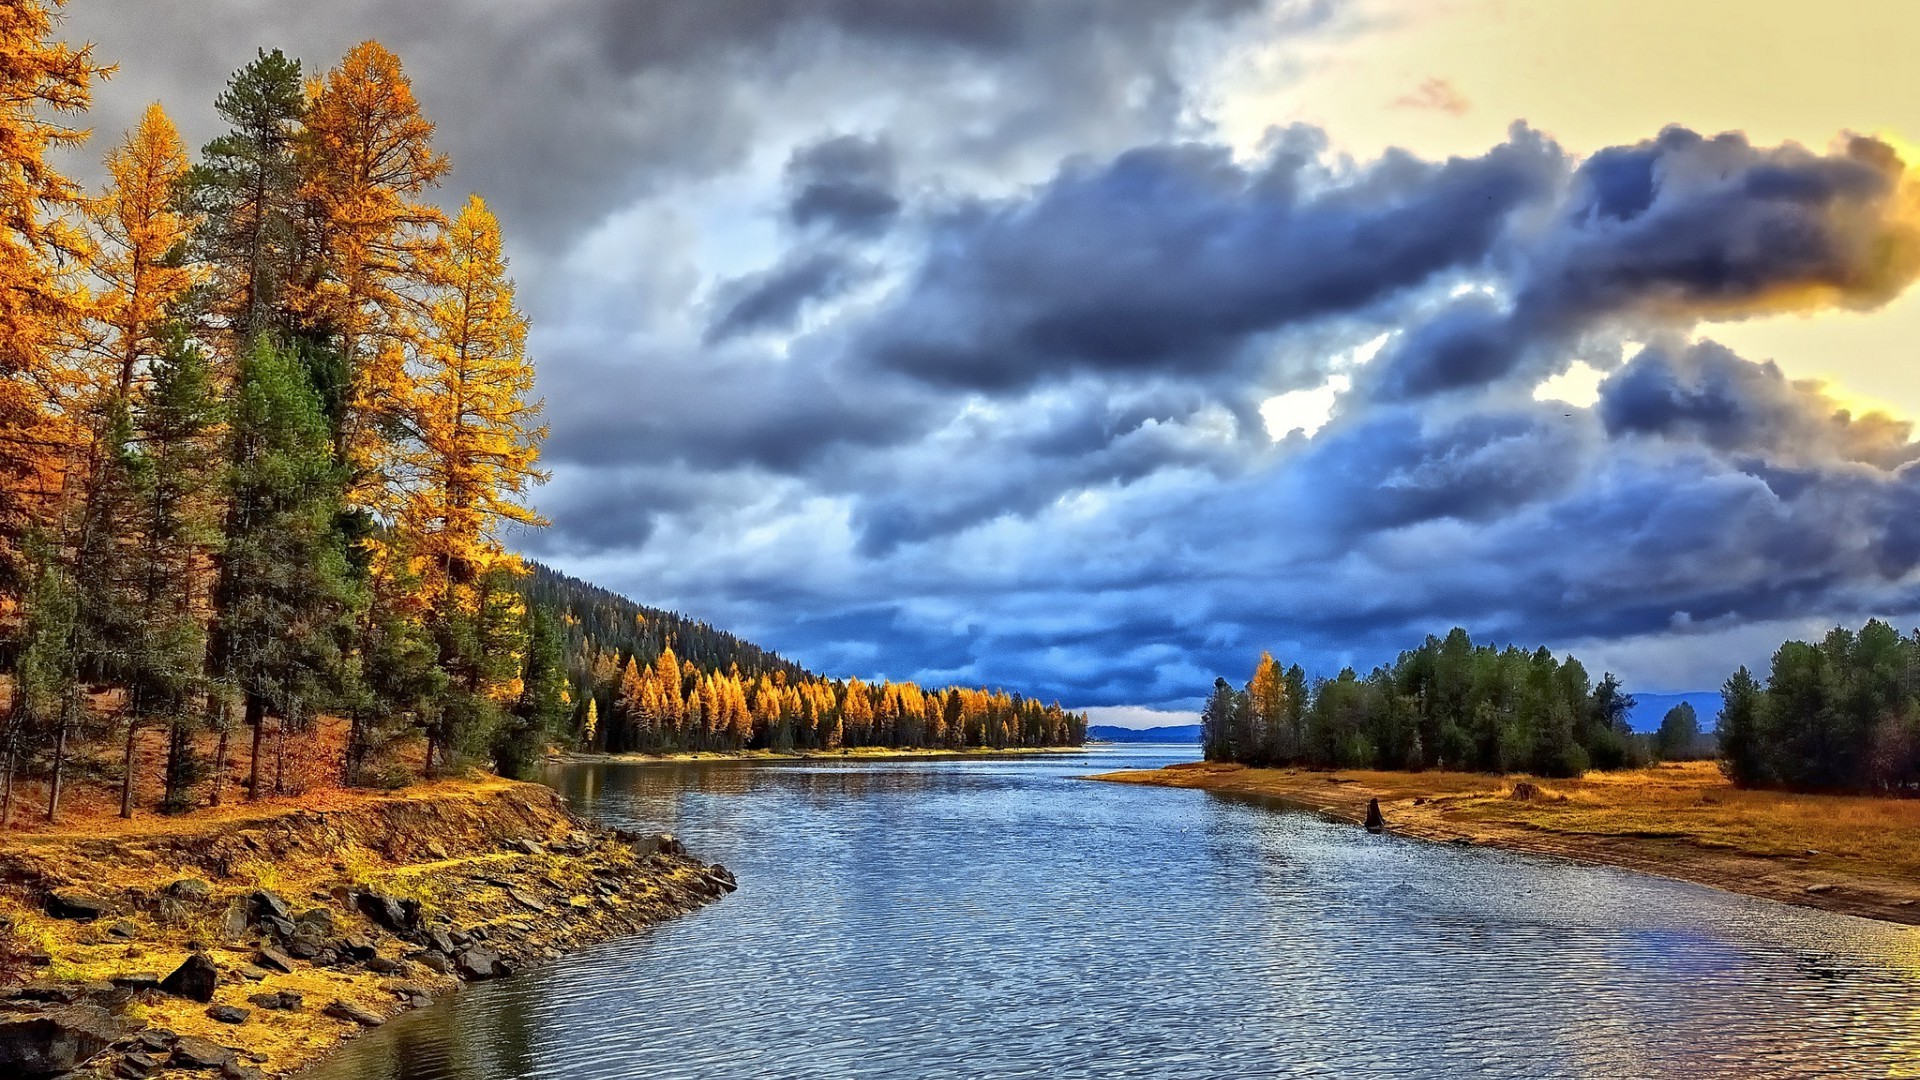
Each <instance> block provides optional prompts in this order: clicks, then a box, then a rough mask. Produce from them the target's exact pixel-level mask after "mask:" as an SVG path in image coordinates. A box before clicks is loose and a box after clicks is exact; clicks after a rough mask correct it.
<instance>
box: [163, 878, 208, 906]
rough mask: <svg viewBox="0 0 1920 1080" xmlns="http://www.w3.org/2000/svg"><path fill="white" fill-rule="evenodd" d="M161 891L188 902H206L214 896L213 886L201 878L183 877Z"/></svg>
mask: <svg viewBox="0 0 1920 1080" xmlns="http://www.w3.org/2000/svg"><path fill="white" fill-rule="evenodd" d="M160 891H161V892H162V893H164V894H166V895H167V896H170V897H172V898H173V899H175V900H179V901H182V902H184V903H188V904H204V903H206V902H207V900H208V899H209V898H211V897H212V896H213V886H211V885H209V884H207V883H206V882H204V881H201V880H200V879H199V878H181V879H180V880H179V881H176V882H174V883H173V884H171V885H168V886H167V887H166V888H164V889H161V890H160Z"/></svg>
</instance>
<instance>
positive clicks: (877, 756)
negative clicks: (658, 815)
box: [546, 744, 1092, 765]
mask: <svg viewBox="0 0 1920 1080" xmlns="http://www.w3.org/2000/svg"><path fill="white" fill-rule="evenodd" d="M1088 745H1092V744H1086V745H1081V746H1009V747H1003V748H1000V749H995V748H993V747H985V746H982V747H974V748H971V749H967V750H935V749H921V748H915V747H898V748H895V747H866V746H861V747H852V748H848V749H844V750H790V751H778V750H691V751H679V752H676V753H671V754H648V753H643V752H640V751H626V752H622V753H617V754H610V753H604V752H589V751H580V750H568V751H564V752H562V753H557V754H549V755H548V756H547V758H546V763H547V764H549V765H681V764H686V763H688V762H696V761H745V762H756V761H764V762H780V761H909V760H938V759H943V758H997V757H1027V756H1031V755H1034V754H1080V753H1085V752H1086V750H1087V746H1088Z"/></svg>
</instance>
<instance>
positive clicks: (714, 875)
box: [707, 863, 740, 892]
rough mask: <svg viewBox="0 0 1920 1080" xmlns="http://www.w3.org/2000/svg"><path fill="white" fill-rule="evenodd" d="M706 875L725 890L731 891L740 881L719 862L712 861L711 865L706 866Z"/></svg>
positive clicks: (736, 887)
mask: <svg viewBox="0 0 1920 1080" xmlns="http://www.w3.org/2000/svg"><path fill="white" fill-rule="evenodd" d="M707 877H709V878H711V879H713V880H714V881H715V882H717V883H718V884H719V886H720V888H721V889H722V890H724V891H726V892H733V891H735V890H737V889H738V888H740V883H739V882H737V881H735V880H734V879H733V871H731V870H729V869H727V868H726V867H724V866H721V865H720V864H719V863H714V864H713V865H712V866H709V867H707Z"/></svg>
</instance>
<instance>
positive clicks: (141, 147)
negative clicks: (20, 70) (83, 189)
mask: <svg viewBox="0 0 1920 1080" xmlns="http://www.w3.org/2000/svg"><path fill="white" fill-rule="evenodd" d="M106 164H107V175H108V176H109V177H110V178H111V180H112V184H111V186H110V187H109V188H108V189H107V193H106V195H105V197H104V198H102V199H101V200H100V201H99V204H98V206H97V207H96V208H95V213H94V220H95V222H96V224H97V226H98V228H99V230H100V235H101V238H102V240H103V241H104V243H102V244H101V245H100V252H99V256H98V258H97V259H96V260H95V262H94V273H95V274H97V275H98V276H99V278H100V279H101V281H102V282H104V283H105V285H106V288H105V289H103V290H102V291H101V294H100V298H99V304H98V307H97V311H96V317H97V318H98V319H99V321H100V323H101V324H102V325H103V326H104V327H105V328H106V329H107V337H106V340H105V341H104V342H103V343H102V344H103V346H104V352H105V356H106V358H107V359H108V360H109V362H110V365H111V375H112V378H113V381H114V387H113V389H114V390H115V391H116V392H117V393H118V394H119V395H120V396H121V397H122V398H124V397H126V395H127V393H128V391H129V390H130V389H131V388H132V385H133V380H134V378H135V376H136V375H137V374H138V372H139V370H140V368H141V366H142V364H143V363H145V362H146V361H148V360H150V359H152V358H153V357H154V356H156V355H158V353H159V350H160V347H161V340H162V333H163V329H164V326H165V323H166V321H167V320H168V319H169V318H170V317H171V316H172V314H173V308H174V305H175V304H176V303H178V302H179V300H180V298H181V297H182V296H184V295H185V294H186V292H187V290H189V289H191V288H192V287H193V286H194V285H196V284H198V283H199V282H200V281H202V280H204V278H205V272H204V269H203V268H202V267H201V265H200V264H198V263H194V262H191V261H189V260H187V259H186V258H184V254H185V248H186V244H187V242H188V240H189V239H190V238H191V237H192V234H193V230H194V227H195V226H196V225H197V224H198V219H197V218H195V217H194V216H192V215H189V214H186V213H183V212H182V211H181V210H180V209H179V207H180V205H181V203H180V199H179V198H178V195H179V190H180V184H181V181H182V180H183V179H184V178H185V177H186V175H187V171H188V169H189V168H190V167H191V162H190V161H189V160H188V158H187V149H186V146H185V145H184V144H182V142H181V141H180V131H179V129H178V128H175V127H174V125H173V121H172V120H171V119H170V118H169V117H168V116H167V113H166V110H165V109H162V108H161V107H160V106H159V105H158V104H153V105H149V106H147V111H146V114H145V115H143V116H142V117H141V118H140V124H139V126H138V127H135V128H134V129H133V130H132V131H130V132H128V133H127V136H126V138H125V139H124V140H123V141H122V142H121V143H120V145H118V146H116V147H114V148H113V150H112V151H110V152H109V153H108V154H107V161H106Z"/></svg>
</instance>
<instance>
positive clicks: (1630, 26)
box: [1219, 0, 1920, 416]
mask: <svg viewBox="0 0 1920 1080" xmlns="http://www.w3.org/2000/svg"><path fill="white" fill-rule="evenodd" d="M1366 11H1367V19H1368V21H1369V23H1370V25H1371V28H1370V29H1368V30H1366V31H1364V32H1362V33H1360V34H1359V35H1358V37H1357V38H1355V39H1352V40H1348V41H1345V42H1342V43H1340V44H1337V45H1329V46H1327V47H1325V48H1323V49H1321V50H1320V51H1318V52H1317V53H1316V54H1315V55H1314V56H1313V58H1312V59H1311V60H1310V61H1309V63H1310V69H1309V73H1308V74H1307V75H1306V77H1305V78H1304V79H1301V80H1299V81H1297V82H1291V83H1288V84H1286V85H1284V87H1282V88H1278V89H1275V90H1272V91H1269V92H1264V93H1261V92H1255V93H1232V94H1229V95H1226V98H1225V100H1224V101H1223V102H1222V103H1221V107H1220V109H1219V113H1220V115H1221V117H1222V120H1223V123H1224V125H1225V127H1226V131H1227V133H1228V134H1229V135H1230V136H1232V137H1233V138H1234V139H1235V141H1237V142H1240V143H1241V144H1242V145H1249V144H1251V142H1253V141H1254V140H1256V139H1257V137H1258V133H1259V132H1260V131H1262V130H1264V129H1265V128H1266V127H1267V126H1268V125H1270V124H1274V123H1287V122H1293V121H1303V122H1307V123H1312V124H1316V125H1319V126H1322V127H1324V128H1325V129H1326V130H1327V132H1328V133H1329V135H1330V136H1331V137H1332V138H1333V139H1334V140H1335V142H1336V144H1337V145H1338V146H1339V147H1340V148H1341V149H1342V150H1344V151H1346V152H1348V153H1351V154H1353V155H1355V156H1357V157H1362V158H1366V157H1371V156H1373V155H1374V154H1377V153H1378V152H1379V151H1380V150H1381V149H1382V148H1384V147H1387V146H1393V145H1398V146H1404V147H1407V148H1410V149H1412V150H1414V151H1416V152H1418V153H1420V154H1422V155H1424V156H1429V157H1432V156H1444V155H1448V154H1456V153H1458V154H1476V153H1480V152H1482V151H1484V150H1485V148H1486V147H1488V146H1490V145H1492V144H1494V143H1496V142H1498V141H1500V140H1501V139H1502V138H1503V137H1504V135H1505V132H1506V129H1507V126H1508V125H1509V124H1510V123H1512V122H1513V121H1514V120H1518V119H1524V120H1526V121H1527V122H1528V123H1530V124H1532V125H1533V126H1535V127H1537V128H1540V129H1542V130H1544V131H1547V132H1549V133H1551V134H1552V135H1553V136H1554V137H1555V138H1556V139H1557V140H1559V141H1560V143H1561V144H1562V145H1564V146H1566V147H1567V148H1568V149H1569V150H1572V151H1574V152H1576V153H1582V154H1584V153H1588V152H1591V151H1593V150H1596V149H1598V148H1600V147H1604V146H1608V145H1612V144H1618V143H1632V142H1638V141H1639V140H1641V139H1645V138H1648V137H1650V136H1651V135H1653V134H1654V133H1655V132H1657V131H1659V130H1660V128H1662V127H1663V126H1665V125H1667V124H1673V123H1678V124H1684V125H1687V126H1689V127H1692V128H1694V129H1695V130H1698V131H1701V132H1705V133H1714V132H1719V131H1726V130H1736V129H1737V130H1740V131H1744V132H1746V133H1747V134H1748V136H1749V137H1750V138H1752V139H1753V140H1754V141H1755V142H1756V143H1761V144H1772V143H1777V142H1781V141H1784V140H1792V141H1796V142H1800V143H1803V144H1806V145H1807V146H1809V147H1811V148H1814V149H1821V148H1824V147H1826V146H1827V145H1828V144H1829V143H1831V142H1832V141H1833V140H1834V138H1835V137H1836V136H1839V135H1840V134H1842V133H1843V132H1848V131H1853V132H1862V133H1869V134H1876V135H1880V136H1881V137H1883V138H1886V139H1887V140H1888V141H1890V142H1892V143H1894V144H1895V145H1896V146H1901V147H1902V148H1903V149H1904V148H1907V147H1911V146H1914V145H1915V144H1916V143H1920V63H1916V62H1915V59H1914V51H1915V45H1916V43H1920V3H1911V2H1902V0H1886V2H1848V0H1839V2H1834V3H1825V4H1816V3H1806V2H1804V0H1757V2H1741V3H1733V2H1709V0H1600V2H1576V0H1406V2H1395V3H1377V4H1373V5H1370V6H1369V7H1368V8H1367V9H1366ZM1907 156H1908V160H1909V161H1914V160H1915V155H1914V154H1913V153H1911V152H1910V153H1909V154H1908V155H1907ZM1704 332H1705V333H1706V334H1707V335H1708V336H1711V337H1713V338H1715V339H1717V340H1720V341H1722V342H1724V343H1725V344H1727V345H1729V346H1731V347H1733V348H1734V349H1736V350H1737V351H1739V352H1741V353H1742V354H1744V355H1747V356H1749V357H1753V358H1755V359H1760V358H1772V359H1774V360H1777V361H1778V362H1779V363H1780V364H1781V366H1782V367H1783V368H1785V369H1786V370H1787V371H1788V372H1789V373H1790V374H1791V375H1794V376H1796V377H1811V378H1822V379H1828V380H1832V381H1834V382H1835V383H1837V384H1838V385H1837V386H1835V387H1834V388H1833V389H1834V392H1835V396H1836V397H1838V398H1840V399H1842V400H1845V401H1848V402H1852V403H1860V404H1871V403H1879V404H1881V405H1883V406H1885V407H1889V408H1891V409H1892V410H1894V411H1896V412H1898V413H1900V414H1901V415H1905V416H1920V366H1917V365H1915V364H1914V363H1913V359H1914V356H1915V351H1916V346H1915V343H1916V342H1920V297H1915V296H1913V295H1911V294H1909V295H1907V296H1903V297H1901V298H1900V299H1898V300H1895V301H1894V302H1893V303H1891V304H1889V305H1887V306H1886V307H1885V308H1882V309H1880V310H1878V311H1874V312H1869V313H1864V314H1861V313H1849V312H1838V311H1826V312H1821V313H1819V314H1817V315H1814V316H1803V315H1782V316H1773V317H1768V318H1760V319H1753V320H1749V321H1747V322H1744V323H1720V324H1714V325H1711V326H1708V327H1706V328H1704Z"/></svg>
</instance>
